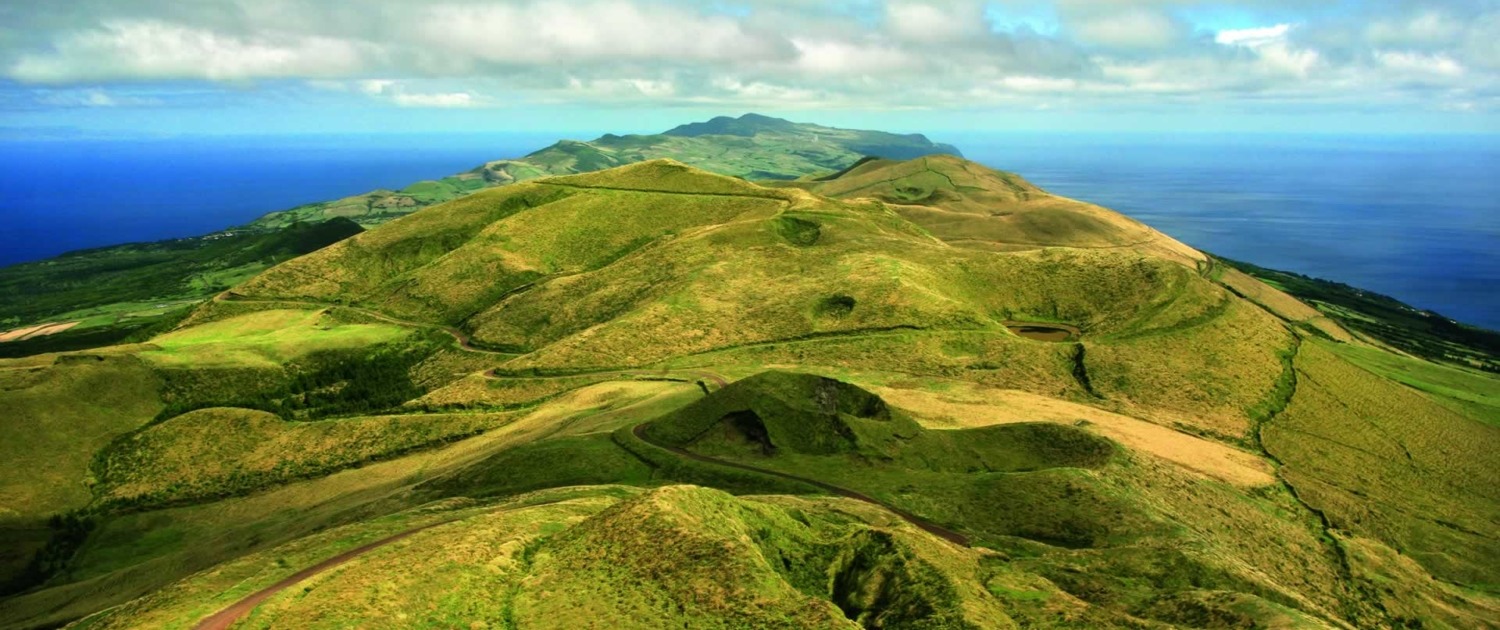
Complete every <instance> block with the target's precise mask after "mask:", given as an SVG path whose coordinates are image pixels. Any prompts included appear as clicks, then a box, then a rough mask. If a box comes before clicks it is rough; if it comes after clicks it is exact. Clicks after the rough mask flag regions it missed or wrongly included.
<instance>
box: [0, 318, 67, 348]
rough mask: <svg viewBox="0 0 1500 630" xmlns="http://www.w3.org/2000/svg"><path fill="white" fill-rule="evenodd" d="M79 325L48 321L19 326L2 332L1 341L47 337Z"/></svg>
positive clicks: (0, 334)
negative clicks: (23, 326)
mask: <svg viewBox="0 0 1500 630" xmlns="http://www.w3.org/2000/svg"><path fill="white" fill-rule="evenodd" d="M77 325H78V322H61V323H58V322H47V323H44V324H37V325H35V326H27V327H25V328H17V329H15V330H10V331H6V332H4V333H0V343H4V342H7V341H21V340H23V339H35V338H37V337H45V336H47V335H55V334H57V333H60V332H62V331H64V330H67V329H69V328H72V327H74V326H77Z"/></svg>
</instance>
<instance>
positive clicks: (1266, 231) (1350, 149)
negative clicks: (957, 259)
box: [941, 134, 1500, 330]
mask: <svg viewBox="0 0 1500 630" xmlns="http://www.w3.org/2000/svg"><path fill="white" fill-rule="evenodd" d="M941 139H942V140H943V141H945V142H953V143H954V144H956V145H957V146H958V147H959V149H960V150H962V151H963V152H964V153H965V155H966V156H967V157H968V158H969V159H971V160H974V161H976V162H980V163H983V164H986V165H989V166H992V167H995V168H1000V169H1003V170H1008V171H1012V172H1015V173H1018V174H1020V175H1022V176H1023V177H1025V178H1026V179H1028V180H1030V181H1031V182H1032V183H1035V184H1037V185H1039V186H1041V187H1043V188H1045V189H1047V190H1049V191H1051V192H1053V193H1056V194H1060V195H1064V196H1068V197H1073V198H1076V199H1082V200H1085V201H1090V202H1093V203H1097V204H1100V205H1103V206H1107V207H1109V208H1113V209H1115V210H1118V211H1120V212H1123V213H1125V214H1128V215H1130V216H1132V217H1134V218H1136V219H1138V220H1140V221H1142V222H1144V223H1146V224H1148V225H1151V226H1152V227H1155V228H1157V229H1159V230H1161V231H1163V232H1166V233H1167V234H1170V235H1172V236H1173V237H1175V238H1177V239H1178V240H1181V241H1183V242H1185V243H1187V244H1188V245H1191V246H1193V247H1195V248H1198V249H1200V250H1203V251H1207V252H1210V253H1213V254H1217V255H1219V256H1224V257H1227V258H1232V259H1236V260H1243V261H1247V262H1252V263H1255V264H1257V265H1261V266H1263V267H1271V268H1273V269H1283V270H1287V271H1294V272H1297V273H1302V274H1306V275H1310V276H1316V277H1319V278H1326V279H1329V280H1337V281H1339V282H1344V283H1347V284H1351V285H1354V286H1357V287H1360V288H1362V289H1367V290H1371V291H1376V292H1379V293H1384V294H1386V295H1390V296H1393V297H1395V298H1397V299H1400V300H1402V301H1404V302H1406V303H1408V304H1412V305H1414V306H1418V307H1421V308H1427V309H1432V310H1435V311H1437V312H1439V313H1442V314H1444V315H1446V316H1448V317H1451V318H1454V319H1457V320H1459V321H1462V322H1466V323H1470V324H1476V325H1480V326H1484V327H1486V328H1490V329H1493V330H1500V134H1494V135H1488V136H1458V135H1425V136H1394V135H1391V136H1329V135H1308V136H1275V135H1241V136H1211V135H1193V136H1177V137H1161V136H1151V135H1144V134H1112V135H1103V134H1098V135H1095V134H1089V135H1063V136H1059V135H1033V134H1004V135H986V136H972V137H962V136H958V137H947V136H945V137H942V138H941Z"/></svg>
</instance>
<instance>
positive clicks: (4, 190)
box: [0, 133, 557, 265]
mask: <svg viewBox="0 0 1500 630" xmlns="http://www.w3.org/2000/svg"><path fill="white" fill-rule="evenodd" d="M556 139H557V135H556V134H552V133H545V134H543V133H537V134H531V133H528V134H474V135H444V136H440V137H434V136H412V135H404V134H387V135H373V136H288V137H274V136H271V137H265V136H262V137H253V138H250V137H246V138H240V137H220V138H185V139H182V138H178V139H150V140H77V141H74V140H38V141H3V142H0V265H9V264H14V263H18V262H24V261H29V260H37V259H41V258H47V257H50V256H54V255H56V254H59V253H62V252H65V251H71V250H75V249H82V248H88V247H98V246H102V245H113V244H118V243H128V242H137V241H154V240H160V239H166V238H178V237H183V236H196V235H200V234H206V233H209V232H213V231H216V230H221V229H224V228H227V227H231V226H235V225H241V224H244V223H247V222H249V221H251V220H253V219H255V218H256V217H259V216H260V215H262V214H265V213H267V212H271V211H275V210H285V209H287V208H291V207H294V206H297V205H300V204H304V203H311V202H315V201H327V200H331V199H337V198H339V197H345V196H348V195H354V194H359V193H363V192H368V191H370V190H374V189H376V188H396V189H399V188H403V187H405V186H406V185H408V184H411V183H413V182H417V181H420V180H423V179H436V178H440V177H444V176H447V175H452V174H454V173H458V172H462V171H465V170H468V169H470V168H473V167H475V166H478V165H480V164H483V163H484V162H486V161H489V160H494V159H498V158H502V157H516V156H521V155H525V154H527V153H530V152H532V151H534V150H536V149H539V148H542V147H544V146H547V145H548V144H551V143H552V142H554V141H555V140H556Z"/></svg>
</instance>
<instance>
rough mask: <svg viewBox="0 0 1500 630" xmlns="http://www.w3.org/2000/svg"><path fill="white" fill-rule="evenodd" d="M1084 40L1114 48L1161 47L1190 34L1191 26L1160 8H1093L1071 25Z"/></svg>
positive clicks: (1079, 37) (1073, 30)
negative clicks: (1087, 14)
mask: <svg viewBox="0 0 1500 630" xmlns="http://www.w3.org/2000/svg"><path fill="white" fill-rule="evenodd" d="M1071 31H1072V33H1073V34H1074V36H1076V37H1077V38H1078V40H1079V41H1081V42H1083V43H1085V44H1092V45H1096V46H1104V47H1111V48H1127V49H1131V48H1134V49H1152V48H1156V49H1160V48H1166V47H1169V46H1171V45H1173V44H1175V43H1177V42H1180V41H1182V40H1183V39H1184V38H1186V37H1187V34H1188V31H1189V29H1188V28H1187V26H1186V25H1184V24H1183V23H1182V22H1180V21H1178V20H1176V19H1173V18H1172V17H1171V16H1169V15H1166V14H1163V13H1161V12H1159V11H1152V10H1147V9H1126V10H1122V11H1106V12H1103V13H1099V12H1091V15H1090V16H1089V17H1087V18H1082V19H1078V20H1076V21H1075V22H1074V23H1073V24H1072V28H1071Z"/></svg>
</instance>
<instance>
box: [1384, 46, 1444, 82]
mask: <svg viewBox="0 0 1500 630" xmlns="http://www.w3.org/2000/svg"><path fill="white" fill-rule="evenodd" d="M1375 59H1377V60H1379V61H1380V64H1381V65H1383V66H1385V67H1386V68H1389V69H1391V70H1395V71H1398V72H1402V73H1405V74H1409V75H1425V76H1433V77H1457V76H1461V75H1463V73H1464V67H1463V65H1461V64H1459V63H1458V62H1457V61H1454V60H1453V58H1452V57H1449V56H1447V55H1443V54H1436V55H1428V54H1422V53H1414V52H1404V51H1381V52H1377V53H1375Z"/></svg>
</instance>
